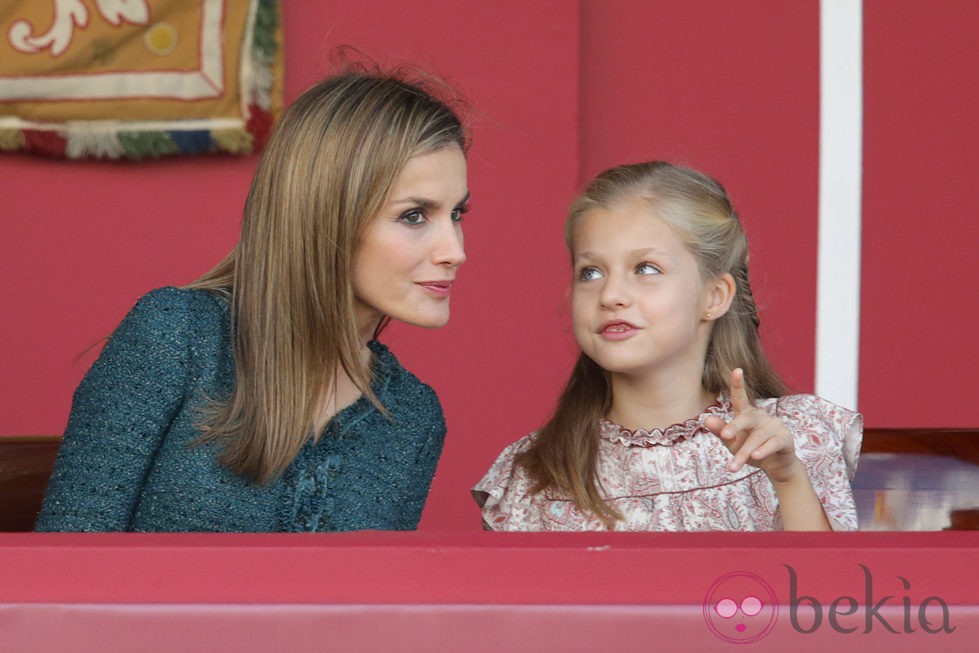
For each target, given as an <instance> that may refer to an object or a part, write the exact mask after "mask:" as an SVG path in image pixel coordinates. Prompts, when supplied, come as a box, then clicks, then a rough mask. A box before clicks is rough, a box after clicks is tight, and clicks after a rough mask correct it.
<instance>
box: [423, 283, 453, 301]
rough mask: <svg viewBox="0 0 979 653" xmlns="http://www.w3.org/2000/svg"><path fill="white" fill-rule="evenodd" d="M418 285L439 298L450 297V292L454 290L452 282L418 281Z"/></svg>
mask: <svg viewBox="0 0 979 653" xmlns="http://www.w3.org/2000/svg"><path fill="white" fill-rule="evenodd" d="M417 285H419V286H421V287H422V288H423V289H424V290H425V291H427V292H428V293H429V294H431V295H433V296H435V297H438V298H444V297H448V296H449V291H451V290H452V282H451V281H418V282H417Z"/></svg>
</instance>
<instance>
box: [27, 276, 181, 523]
mask: <svg viewBox="0 0 979 653" xmlns="http://www.w3.org/2000/svg"><path fill="white" fill-rule="evenodd" d="M185 292H187V291H182V290H178V289H176V288H161V289H158V290H154V291H152V292H150V293H148V294H147V295H146V296H144V297H143V298H142V299H140V300H139V302H137V304H136V306H135V307H133V309H132V310H131V311H130V312H129V314H128V315H127V316H126V318H125V319H124V320H123V322H122V323H121V324H120V325H119V327H118V328H117V329H116V331H115V333H113V334H112V336H111V337H110V338H109V341H108V342H107V343H106V346H105V348H104V350H103V351H102V354H101V355H100V356H99V358H98V360H96V361H95V363H94V364H93V365H92V367H91V369H90V370H89V371H88V373H87V374H86V375H85V378H84V379H83V380H82V382H81V384H80V385H79V386H78V389H77V390H76V391H75V396H74V401H73V403H72V409H71V415H70V417H69V419H68V426H67V427H66V430H65V433H64V438H63V440H62V444H61V449H60V450H59V452H58V457H57V460H56V462H55V467H54V471H53V473H52V475H51V479H50V481H49V483H48V489H47V493H46V495H45V498H44V503H43V506H42V508H41V513H40V515H39V516H38V520H37V524H36V526H35V528H36V530H39V531H122V530H126V529H127V527H128V525H129V523H130V519H131V517H132V515H133V512H134V510H135V508H136V504H137V501H138V499H139V493H140V490H141V488H142V485H143V479H144V478H145V476H146V473H147V471H148V470H149V468H150V465H151V464H152V462H153V457H154V455H155V453H156V451H157V449H158V447H159V445H160V443H161V441H162V438H163V436H164V434H165V433H166V432H167V429H168V428H169V426H170V422H171V420H172V419H173V418H174V416H175V415H176V413H177V411H178V410H179V408H180V406H181V404H182V403H183V402H184V401H185V398H186V397H185V395H186V394H187V386H188V383H187V376H188V373H187V367H188V345H187V342H188V339H187V329H188V318H189V315H188V310H187V307H186V302H185V296H184V293H185Z"/></svg>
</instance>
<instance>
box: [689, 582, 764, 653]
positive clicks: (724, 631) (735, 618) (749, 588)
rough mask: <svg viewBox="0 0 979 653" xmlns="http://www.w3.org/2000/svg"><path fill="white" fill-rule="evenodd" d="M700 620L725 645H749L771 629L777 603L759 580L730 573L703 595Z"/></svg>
mask: <svg viewBox="0 0 979 653" xmlns="http://www.w3.org/2000/svg"><path fill="white" fill-rule="evenodd" d="M704 619H705V620H706V621H707V627H708V628H710V630H711V632H713V633H714V635H716V636H717V637H718V638H720V639H723V640H724V641H725V642H731V643H732V644H750V643H751V642H756V641H758V640H759V639H761V638H762V637H764V636H765V635H767V634H768V633H770V632H771V631H772V628H774V627H775V622H776V621H778V599H777V598H776V597H775V592H774V591H773V590H772V587H771V585H769V584H768V583H766V582H765V581H764V580H762V579H761V578H760V577H759V576H756V575H755V574H751V573H748V572H746V571H734V572H731V573H730V574H725V575H724V576H721V577H720V578H718V579H717V581H716V582H715V583H714V584H713V585H711V588H710V589H709V590H708V591H707V596H706V597H705V598H704Z"/></svg>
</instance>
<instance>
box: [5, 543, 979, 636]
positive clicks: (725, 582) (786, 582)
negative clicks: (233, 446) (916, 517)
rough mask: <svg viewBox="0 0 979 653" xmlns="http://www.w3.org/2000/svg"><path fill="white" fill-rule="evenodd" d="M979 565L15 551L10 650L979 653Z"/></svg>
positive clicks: (652, 547) (636, 552)
mask: <svg viewBox="0 0 979 653" xmlns="http://www.w3.org/2000/svg"><path fill="white" fill-rule="evenodd" d="M977 552H979V535H977V534H975V533H971V532H960V533H951V532H949V533H930V534H921V533H815V534H804V533H775V534H757V535H756V534H730V533H693V534H622V533H613V534H505V533H482V534H445V533H443V534H437V533H373V532H361V533H349V534H326V535H318V534H314V535H272V536H269V535H143V534H106V535H62V534H51V535H47V534H45V535H40V534H17V535H4V536H0V641H4V642H8V643H10V645H11V646H12V648H10V649H9V650H32V651H34V650H67V649H70V650H100V651H107V650H109V651H111V650H137V649H138V650H231V649H233V650H269V649H270V648H272V647H274V648H276V649H278V648H281V647H283V646H286V647H292V648H293V650H385V649H386V650H408V651H414V650H419V651H421V650H426V651H430V650H462V649H465V650H466V651H483V650H486V651H489V650H505V651H510V650H617V651H631V650H636V651H639V650H644V651H648V650H651V649H652V648H654V647H657V646H662V645H673V646H676V647H679V648H681V649H682V650H698V649H703V650H712V649H714V648H717V647H722V646H727V643H728V642H731V643H748V644H750V645H751V646H752V647H753V648H752V650H754V649H755V648H756V649H757V650H769V649H770V648H771V647H776V646H778V647H784V646H792V647H793V648H794V649H797V650H823V649H824V648H825V647H827V646H832V647H834V648H839V649H840V650H849V649H852V650H868V646H869V647H872V648H876V647H878V646H883V645H886V646H887V648H888V649H889V650H896V651H900V650H908V651H911V650H938V649H941V650H961V651H965V650H973V648H974V646H975V642H976V641H979V593H977V592H976V589H975V588H976V586H977V581H979V571H977V570H976V566H975V564H974V561H975V560H976V554H977ZM748 590H750V591H748ZM766 592H768V593H767V594H766ZM741 594H745V596H741ZM728 595H730V596H728ZM748 596H754V597H755V598H756V599H759V601H757V602H756V603H755V604H754V607H755V608H756V609H754V610H752V604H751V602H750V601H749V602H746V601H745V600H744V599H745V598H747V597H748ZM724 599H733V604H731V603H729V604H727V605H728V606H731V605H733V606H734V608H735V610H734V612H735V614H733V616H730V614H729V612H727V611H726V610H725V609H724V608H725V606H724V605H722V604H721V601H722V600H724ZM922 606H924V607H922ZM738 610H740V612H738ZM748 612H751V613H752V614H750V615H747V616H745V613H748ZM724 614H729V616H728V617H726V618H725V617H724V616H723V615H724ZM739 624H742V626H743V627H742V629H740V630H739V629H738V625H739ZM766 628H768V630H765V629H766ZM892 631H893V632H892ZM751 637H755V638H756V639H754V640H753V641H748V640H747V639H746V638H751ZM72 642H73V643H74V645H72ZM79 642H82V643H83V644H82V645H79V644H78V643H79ZM18 647H19V648H18ZM5 650H7V649H6V648H5Z"/></svg>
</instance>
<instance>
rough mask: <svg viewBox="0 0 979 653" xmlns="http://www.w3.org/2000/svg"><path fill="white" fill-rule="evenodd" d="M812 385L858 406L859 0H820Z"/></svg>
mask: <svg viewBox="0 0 979 653" xmlns="http://www.w3.org/2000/svg"><path fill="white" fill-rule="evenodd" d="M819 16H820V20H819V22H820V25H819V27H820V31H819V63H820V69H819V70H820V72H819V258H818V265H819V271H818V287H817V292H816V393H817V394H819V395H821V396H823V397H825V398H826V399H829V400H830V401H833V402H835V403H837V404H840V405H843V406H846V407H848V408H856V407H857V388H858V385H857V382H858V366H859V360H860V223H861V218H860V200H861V169H862V157H863V147H862V146H863V2H862V0H821V1H820V11H819Z"/></svg>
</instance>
